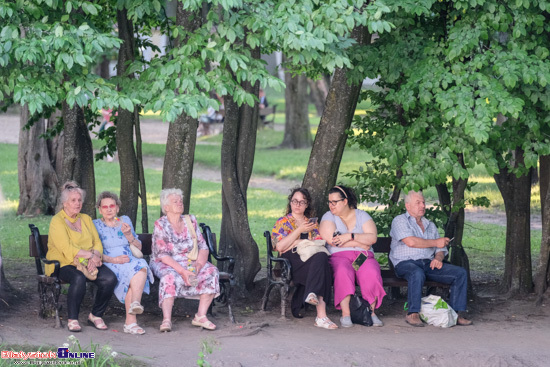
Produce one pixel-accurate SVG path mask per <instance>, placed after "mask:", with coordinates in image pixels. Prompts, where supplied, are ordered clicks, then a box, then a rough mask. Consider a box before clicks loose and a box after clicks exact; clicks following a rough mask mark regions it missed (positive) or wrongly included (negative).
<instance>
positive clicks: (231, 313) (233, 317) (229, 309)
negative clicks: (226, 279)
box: [227, 284, 235, 324]
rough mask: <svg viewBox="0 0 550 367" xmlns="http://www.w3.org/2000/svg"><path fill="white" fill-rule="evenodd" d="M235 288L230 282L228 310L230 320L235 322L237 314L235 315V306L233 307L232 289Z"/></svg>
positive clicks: (228, 287)
mask: <svg viewBox="0 0 550 367" xmlns="http://www.w3.org/2000/svg"><path fill="white" fill-rule="evenodd" d="M232 290H233V285H231V284H229V285H228V286H227V311H228V312H229V320H231V323H233V324H234V323H235V316H233V308H232V307H231V291H232Z"/></svg>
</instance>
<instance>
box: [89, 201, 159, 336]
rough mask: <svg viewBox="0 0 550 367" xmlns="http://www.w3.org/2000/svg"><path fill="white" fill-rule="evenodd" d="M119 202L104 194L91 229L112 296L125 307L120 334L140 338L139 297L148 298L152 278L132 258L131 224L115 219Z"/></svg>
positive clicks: (143, 264)
mask: <svg viewBox="0 0 550 367" xmlns="http://www.w3.org/2000/svg"><path fill="white" fill-rule="evenodd" d="M120 204H121V203H120V200H119V199H118V196H117V195H116V194H113V193H112V192H109V191H104V192H102V193H101V194H99V196H98V198H97V208H98V209H99V214H101V216H102V217H101V219H95V220H94V225H95V227H96V229H97V232H98V233H99V238H100V239H101V242H102V244H103V262H104V263H105V265H106V266H107V267H108V268H109V269H111V270H112V271H113V273H115V275H116V277H117V279H118V283H117V285H116V288H115V290H114V293H115V296H116V297H117V298H118V300H119V301H120V302H121V303H123V304H124V305H125V307H126V322H125V323H124V328H123V330H124V332H125V333H128V334H135V335H142V334H145V330H144V329H143V328H142V327H141V326H139V325H138V323H137V318H136V315H139V314H141V313H143V306H142V305H141V296H142V295H143V292H145V293H147V294H149V281H150V282H151V283H153V281H154V280H153V274H152V273H151V270H149V266H148V265H147V262H146V261H145V260H144V259H139V258H136V257H134V255H132V251H131V250H130V245H134V246H136V247H137V248H138V249H139V250H141V242H140V240H139V239H138V238H137V235H136V232H134V228H133V226H132V221H131V220H130V218H128V217H127V216H125V215H124V216H122V217H120V218H119V217H117V214H118V211H119V209H120Z"/></svg>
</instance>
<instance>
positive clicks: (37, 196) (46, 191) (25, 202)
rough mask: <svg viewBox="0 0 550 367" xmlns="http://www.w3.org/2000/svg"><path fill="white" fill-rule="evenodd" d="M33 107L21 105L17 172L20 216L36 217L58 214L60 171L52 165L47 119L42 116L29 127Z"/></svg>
mask: <svg viewBox="0 0 550 367" xmlns="http://www.w3.org/2000/svg"><path fill="white" fill-rule="evenodd" d="M28 120H29V109H28V107H27V106H21V120H20V127H21V129H20V130H19V146H18V150H19V152H18V154H17V171H18V179H19V207H18V208H17V215H24V216H35V215H40V214H54V213H55V206H56V203H57V195H58V187H59V183H58V181H57V174H56V172H55V169H54V167H53V166H52V163H51V161H52V160H53V159H50V152H49V150H48V144H47V141H46V139H42V138H40V135H42V134H44V133H45V132H46V120H45V119H43V118H40V119H39V120H38V121H36V122H35V123H34V124H33V125H32V126H31V127H30V129H28V130H25V129H23V127H24V126H25V125H26V124H27V121H28Z"/></svg>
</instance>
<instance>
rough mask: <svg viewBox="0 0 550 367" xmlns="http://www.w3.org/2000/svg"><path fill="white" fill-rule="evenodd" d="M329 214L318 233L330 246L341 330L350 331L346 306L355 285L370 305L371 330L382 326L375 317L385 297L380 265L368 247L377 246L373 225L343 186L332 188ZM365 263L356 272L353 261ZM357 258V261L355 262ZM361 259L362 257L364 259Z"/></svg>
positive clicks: (329, 197) (327, 213)
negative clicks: (361, 260) (375, 310)
mask: <svg viewBox="0 0 550 367" xmlns="http://www.w3.org/2000/svg"><path fill="white" fill-rule="evenodd" d="M328 204H329V209H330V211H329V212H326V213H325V215H323V218H322V219H321V225H320V227H319V232H320V233H321V236H322V237H323V239H324V240H325V241H327V243H328V244H329V245H330V246H327V247H328V248H329V251H330V253H331V257H330V264H331V266H332V270H333V272H334V305H335V307H336V308H337V309H339V310H342V317H341V318H340V323H341V325H342V327H351V326H353V323H352V322H351V317H350V307H349V303H350V300H351V296H352V295H354V294H355V282H356V281H357V283H358V284H359V287H360V288H361V295H362V297H363V299H365V300H366V301H367V302H369V303H370V304H371V307H372V310H373V312H372V321H373V326H383V325H384V324H383V323H382V321H381V320H380V319H379V318H378V317H377V316H376V314H375V313H374V309H375V308H378V307H380V305H381V304H382V299H383V298H384V296H385V295H386V292H385V291H384V287H383V285H382V276H381V274H380V265H379V264H378V262H377V261H376V259H375V258H374V252H373V251H372V250H371V246H372V245H373V244H374V243H375V242H376V238H377V235H378V233H377V230H376V225H375V224H374V221H373V220H372V218H371V217H370V215H368V214H367V213H366V212H364V211H362V210H359V209H357V198H356V197H355V193H354V192H353V191H352V190H351V189H350V188H348V187H346V186H342V185H340V186H334V187H333V188H332V189H330V191H329V194H328ZM360 254H363V255H365V256H366V260H365V261H364V262H363V263H362V264H361V265H359V268H358V270H357V271H356V270H355V268H354V267H353V265H354V262H355V261H356V259H360V258H361V257H363V256H362V255H361V256H360ZM358 256H359V258H358ZM363 258H364V257H363Z"/></svg>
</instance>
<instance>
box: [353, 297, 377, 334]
mask: <svg viewBox="0 0 550 367" xmlns="http://www.w3.org/2000/svg"><path fill="white" fill-rule="evenodd" d="M349 309H350V316H351V322H353V323H354V324H361V325H365V326H372V310H371V308H370V305H369V303H368V302H367V301H365V300H364V299H363V297H360V296H358V295H356V294H354V295H353V296H352V297H351V300H350V302H349Z"/></svg>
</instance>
